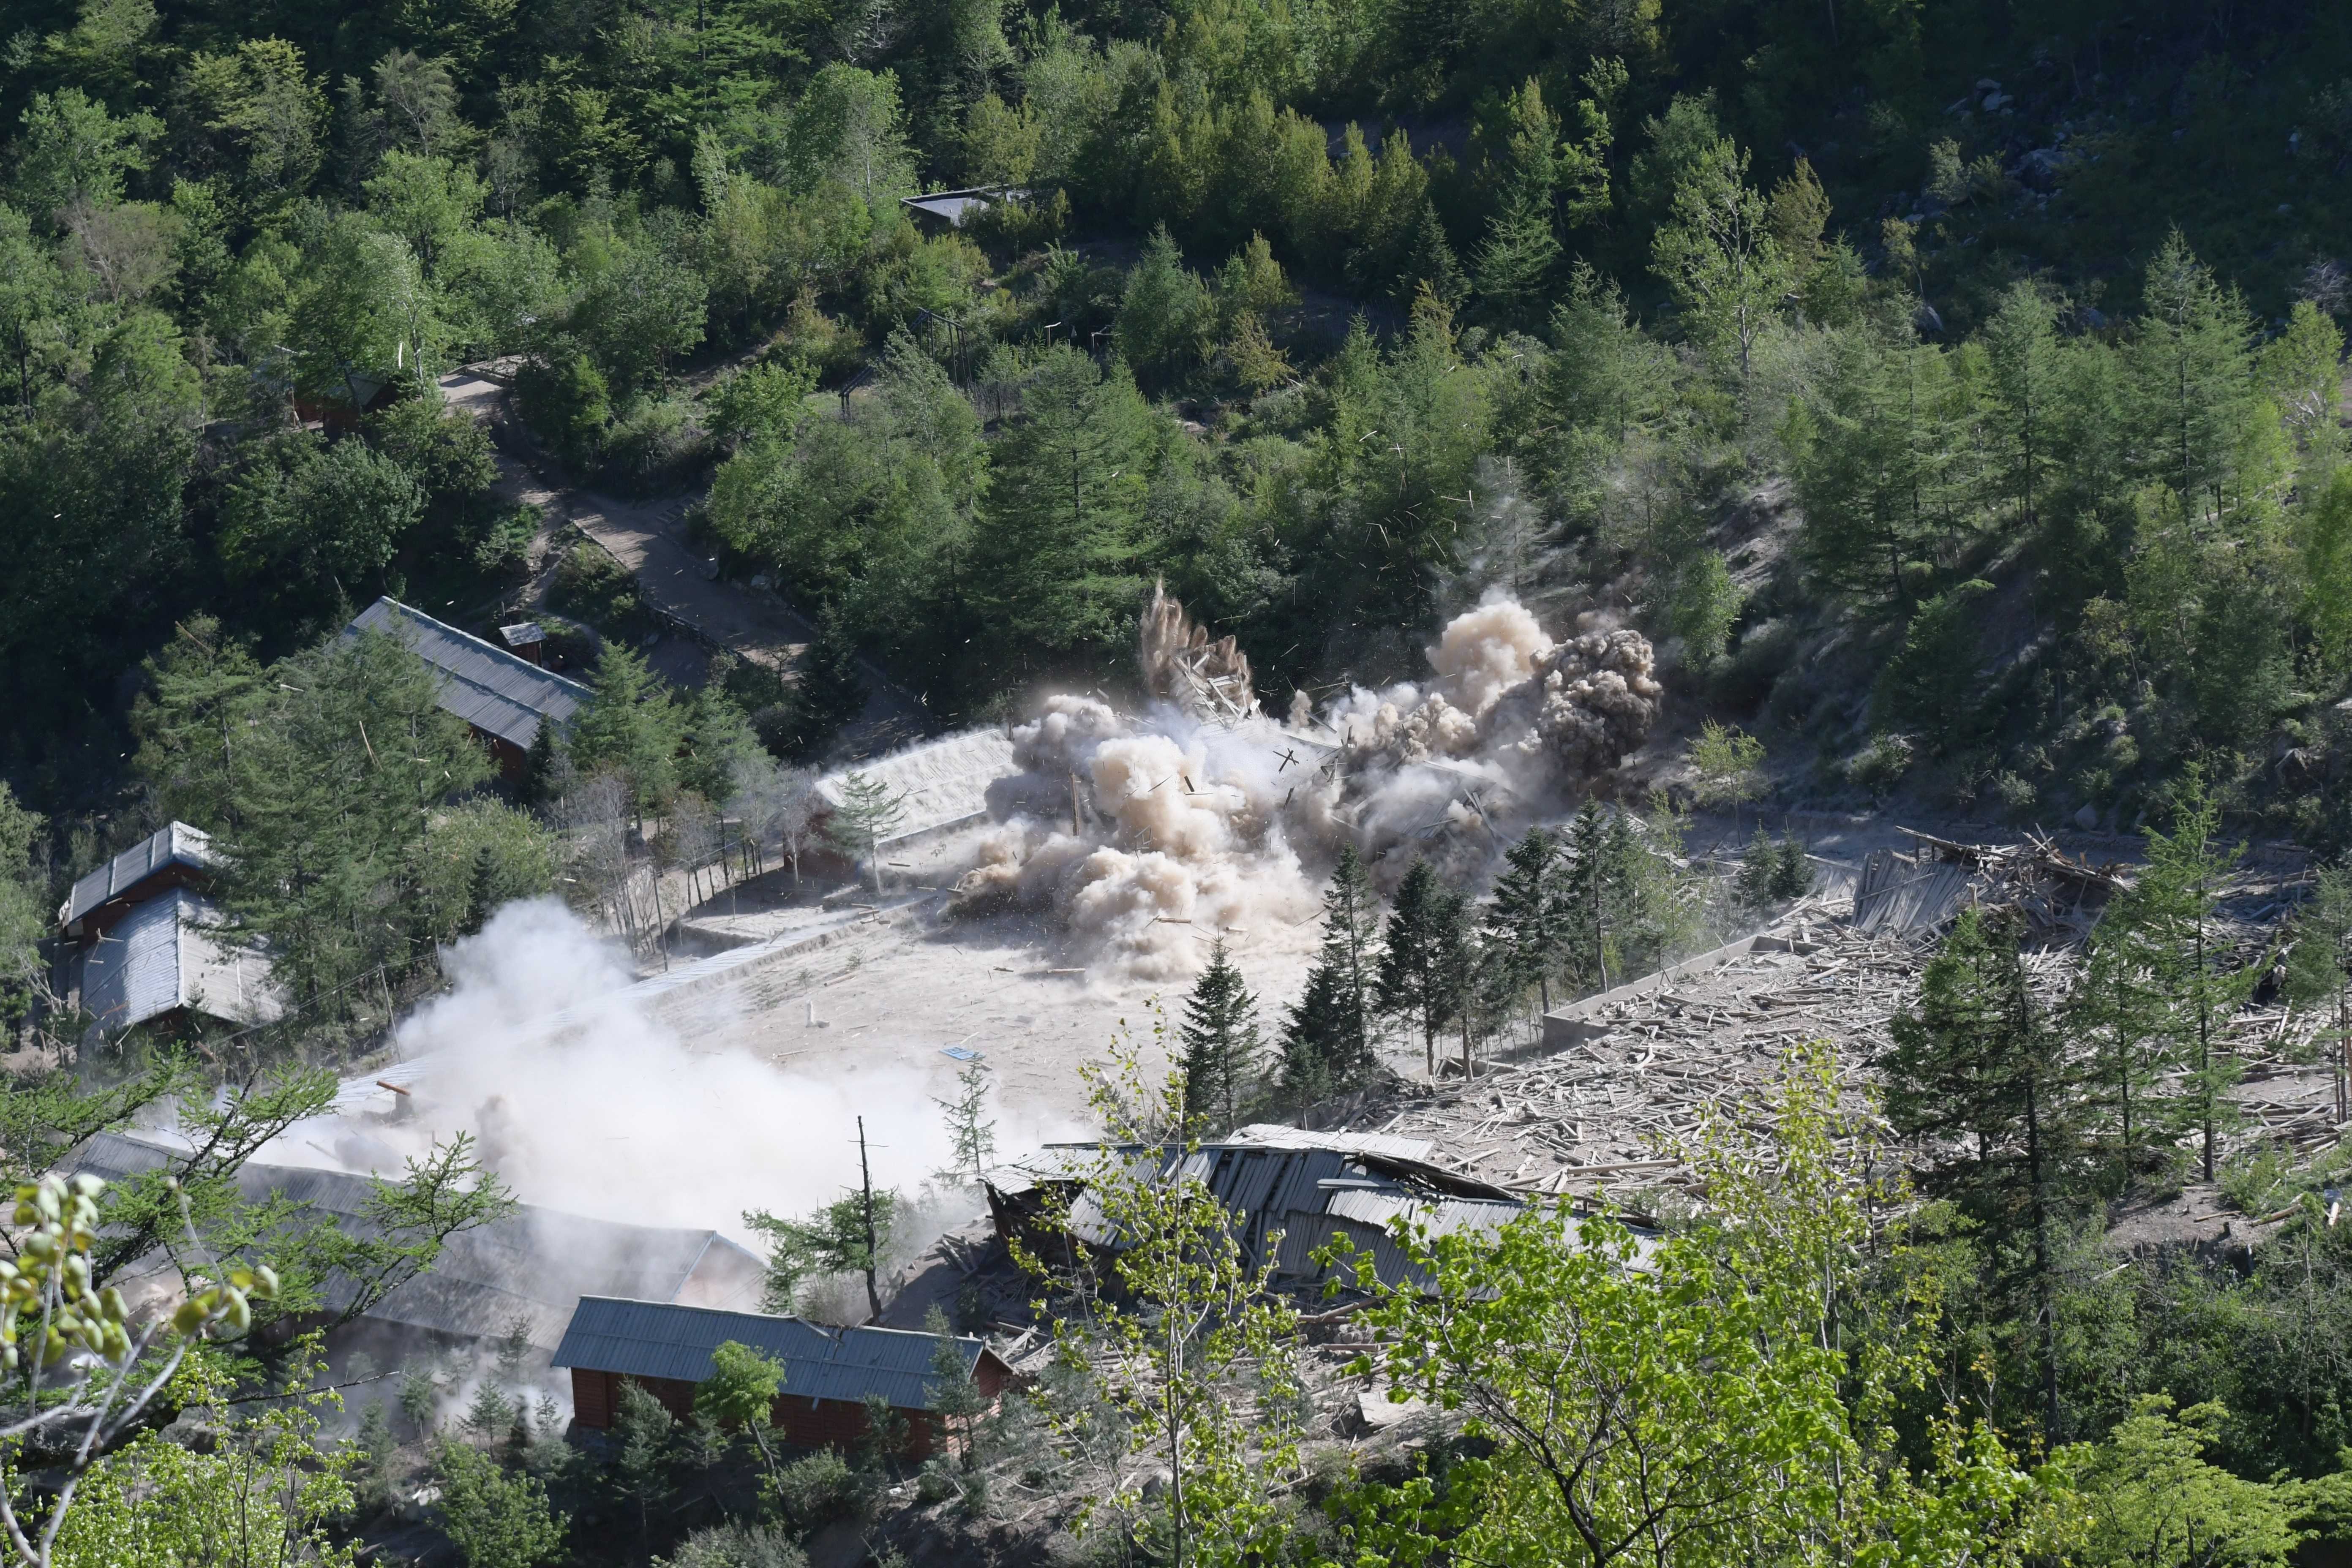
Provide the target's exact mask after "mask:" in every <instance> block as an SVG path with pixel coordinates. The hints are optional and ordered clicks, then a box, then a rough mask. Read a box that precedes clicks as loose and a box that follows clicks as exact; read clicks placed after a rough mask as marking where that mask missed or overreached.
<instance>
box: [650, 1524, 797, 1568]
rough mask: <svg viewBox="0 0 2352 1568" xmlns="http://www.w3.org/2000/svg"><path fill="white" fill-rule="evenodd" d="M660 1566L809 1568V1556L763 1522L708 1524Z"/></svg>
mask: <svg viewBox="0 0 2352 1568" xmlns="http://www.w3.org/2000/svg"><path fill="white" fill-rule="evenodd" d="M655 1561H656V1563H659V1564H660V1565H661V1568H807V1564H808V1555H807V1553H805V1552H803V1551H802V1550H801V1549H800V1548H799V1547H798V1546H795V1545H794V1544H793V1542H792V1540H791V1538H790V1537H788V1536H786V1535H783V1534H782V1533H780V1532H779V1531H775V1530H773V1529H772V1528H770V1527H768V1526H766V1525H761V1524H742V1523H733V1524H713V1525H706V1526H705V1527H703V1528H702V1529H700V1530H698V1531H694V1532H693V1533H692V1534H690V1535H688V1537H687V1538H686V1539H685V1540H684V1541H682V1542H679V1543H678V1548H677V1553H676V1554H675V1555H673V1556H669V1557H661V1558H656V1559H655Z"/></svg>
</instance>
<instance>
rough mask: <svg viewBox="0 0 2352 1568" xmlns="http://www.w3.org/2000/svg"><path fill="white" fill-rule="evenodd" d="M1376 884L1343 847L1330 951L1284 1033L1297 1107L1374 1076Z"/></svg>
mask: <svg viewBox="0 0 2352 1568" xmlns="http://www.w3.org/2000/svg"><path fill="white" fill-rule="evenodd" d="M1373 920H1374V915H1373V908H1372V883H1371V878H1370V875H1369V874H1368V873H1366V872H1365V870H1364V862H1363V857H1362V856H1360V855H1359V854H1358V853H1357V852H1356V847H1355V845H1353V844H1342V845H1341V846H1340V847H1339V858H1338V860H1337V861H1336V862H1333V864H1332V867H1331V882H1330V885H1329V886H1328V887H1326V888H1325V889H1324V890H1323V946H1322V951H1321V953H1320V954H1319V955H1318V956H1317V958H1316V960H1315V965H1314V967H1312V968H1310V969H1308V970H1307V985H1306V988H1305V989H1304V990H1302V991H1301V992H1300V993H1299V997H1298V1000H1297V1001H1296V1002H1294V1003H1293V1004H1292V1005H1291V1009H1290V1012H1289V1016H1288V1017H1287V1018H1286V1019H1285V1020H1284V1023H1283V1031H1282V1086H1283V1090H1284V1092H1285V1093H1286V1094H1287V1095H1288V1096H1290V1098H1291V1099H1292V1101H1293V1102H1294V1103H1297V1104H1301V1105H1304V1104H1307V1103H1312V1102H1314V1101H1316V1100H1319V1099H1322V1098H1323V1097H1325V1096H1326V1095H1328V1094H1330V1093H1331V1092H1334V1091H1335V1090H1338V1089H1339V1088H1343V1087H1345V1086H1347V1085H1349V1084H1351V1083H1354V1082H1359V1081H1360V1079H1362V1078H1363V1077H1364V1076H1365V1075H1366V1074H1368V1073H1370V1071H1371V1070H1372V1065H1373V1056H1372V1038H1371V1003H1372V995H1371V992H1372V968H1373V959H1372V954H1371V946H1372V931H1373Z"/></svg>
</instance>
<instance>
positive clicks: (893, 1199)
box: [743, 1189, 906, 1313]
mask: <svg viewBox="0 0 2352 1568" xmlns="http://www.w3.org/2000/svg"><path fill="white" fill-rule="evenodd" d="M905 1207H906V1199H905V1198H903V1197H899V1195H898V1194H897V1193H895V1192H891V1191H888V1190H887V1189H886V1190H883V1191H879V1192H877V1193H875V1194H874V1197H873V1205H872V1210H871V1215H870V1227H869V1215H868V1209H867V1205H866V1195H865V1194H864V1193H862V1192H852V1193H848V1194H845V1195H844V1196H843V1197H838V1198H835V1200H834V1201H833V1202H831V1203H829V1204H826V1205H825V1206H824V1207H823V1208H820V1209H818V1210H817V1211H816V1212H815V1213H814V1214H813V1215H811V1216H809V1217H808V1218H806V1219H799V1220H794V1219H780V1218H777V1217H776V1216H774V1215H772V1214H770V1213H769V1212H768V1211H767V1210H765V1209H752V1210H751V1212H749V1213H747V1214H745V1215H744V1216H743V1223H744V1224H745V1225H747V1226H749V1227H750V1228H751V1229H752V1230H754V1231H756V1232H758V1233H759V1234H760V1235H761V1236H764V1237H766V1238H767V1239H768V1260H767V1264H768V1271H767V1283H766V1287H765V1291H766V1293H765V1295H764V1297H763V1298H762V1300H763V1302H764V1304H765V1306H766V1308H767V1310H768V1311H770V1312H785V1313H789V1312H793V1310H794V1303H795V1302H796V1301H797V1300H798V1298H799V1294H800V1288H801V1285H802V1282H803V1281H805V1280H807V1279H808V1278H809V1277H810V1276H811V1275H813V1274H863V1273H867V1272H870V1271H871V1270H874V1269H876V1268H877V1267H878V1266H879V1265H880V1263H881V1260H882V1259H883V1258H884V1257H885V1256H887V1254H888V1252H889V1250H890V1237H891V1232H892V1230H893V1228H895V1227H896V1226H897V1224H898V1217H899V1214H900V1212H901V1211H902V1210H903V1209H904V1208H905Z"/></svg>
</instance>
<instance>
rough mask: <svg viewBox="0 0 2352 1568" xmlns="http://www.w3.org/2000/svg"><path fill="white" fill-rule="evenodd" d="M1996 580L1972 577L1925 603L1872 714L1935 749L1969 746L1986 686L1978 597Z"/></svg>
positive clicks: (1880, 688)
mask: <svg viewBox="0 0 2352 1568" xmlns="http://www.w3.org/2000/svg"><path fill="white" fill-rule="evenodd" d="M1991 591H1992V584H1990V583H1989V582H1986V581H1983V580H1980V579H1979V580H1970V581H1968V582H1963V583H1960V584H1958V586H1956V587H1954V588H1951V589H1948V590H1947V591H1944V592H1942V593H1938V594H1937V595H1936V596H1935V597H1934V598H1932V599H1929V600H1927V601H1925V602H1923V603H1922V604H1921V605H1920V606H1919V608H1918V609H1917V610H1916V611H1914V612H1912V616H1911V622H1910V624H1909V625H1907V626H1906V627H1905V628H1904V631H1903V646H1902V648H1901V649H1900V650H1899V651H1897V653H1895V657H1894V658H1892V659H1890V660H1888V661H1887V664H1886V669H1885V674H1882V675H1880V677H1879V680H1878V686H1877V689H1876V691H1875V692H1874V694H1873V701H1874V716H1875V717H1876V718H1877V720H1878V722H1879V724H1880V725H1881V726H1882V727H1885V728H1889V729H1908V730H1914V731H1916V732H1917V733H1919V734H1920V735H1922V736H1923V737H1926V740H1927V745H1928V746H1929V747H1931V748H1932V749H1934V750H1936V751H1937V752H1942V751H1946V750H1949V749H1952V748H1955V747H1965V746H1966V745H1967V744H1968V743H1969V740H1970V738H1971V737H1972V732H1973V729H1974V723H1973V715H1974V712H1975V709H1976V705H1977V699H1978V695H1979V692H1980V690H1981V688H1982V680H1981V672H1982V669H1983V656H1982V654H1980V653H1979V652H1978V647H1979V643H1978V637H1977V628H1978V624H1979V621H1980V620H1981V619H1982V614H1981V612H1980V611H1979V610H1977V609H1975V608H1974V607H1973V606H1974V603H1975V601H1976V600H1977V599H1978V598H1979V597H1980V596H1981V595H1984V594H1987V593H1990V592H1991Z"/></svg>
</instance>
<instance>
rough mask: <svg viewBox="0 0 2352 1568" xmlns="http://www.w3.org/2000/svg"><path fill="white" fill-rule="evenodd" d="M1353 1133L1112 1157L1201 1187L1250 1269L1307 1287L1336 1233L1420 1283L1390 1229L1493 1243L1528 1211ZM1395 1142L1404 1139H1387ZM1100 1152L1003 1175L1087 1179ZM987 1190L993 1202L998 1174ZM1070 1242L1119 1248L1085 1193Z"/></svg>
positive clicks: (1044, 1159)
mask: <svg viewBox="0 0 2352 1568" xmlns="http://www.w3.org/2000/svg"><path fill="white" fill-rule="evenodd" d="M1355 1137H1356V1135H1354V1134H1321V1133H1310V1132H1305V1131H1293V1132H1291V1133H1290V1134H1289V1137H1288V1138H1287V1139H1286V1142H1287V1143H1289V1144H1291V1145H1293V1146H1288V1147H1281V1146H1274V1145H1267V1144H1234V1143H1225V1144H1204V1145H1202V1146H1201V1147H1199V1148H1197V1149H1195V1150H1193V1151H1192V1152H1191V1153H1190V1154H1185V1153H1183V1152H1182V1151H1181V1150H1177V1149H1173V1148H1144V1147H1139V1146H1128V1147H1123V1148H1119V1149H1116V1150H1110V1151H1108V1153H1109V1154H1110V1155H1112V1157H1114V1158H1115V1159H1118V1160H1121V1161H1124V1162H1126V1163H1127V1164H1128V1166H1129V1168H1130V1169H1132V1168H1134V1167H1135V1166H1152V1167H1155V1168H1156V1169H1157V1171H1158V1173H1159V1178H1160V1180H1163V1181H1166V1180H1172V1179H1174V1178H1175V1176H1177V1175H1178V1174H1179V1173H1180V1172H1181V1174H1182V1175H1184V1176H1189V1177H1192V1179H1194V1180H1197V1181H1199V1182H1201V1183H1202V1185H1203V1186H1206V1187H1207V1188H1208V1189H1209V1191H1210V1193H1211V1194H1212V1195H1213V1197H1215V1198H1216V1200H1217V1201H1218V1202H1219V1203H1220V1204H1222V1205H1223V1207H1225V1209H1226V1210H1227V1211H1228V1212H1229V1213H1230V1214H1231V1215H1232V1216H1233V1224H1234V1239H1236V1240H1237V1241H1239V1242H1240V1244H1241V1246H1242V1249H1243V1251H1244V1254H1245V1255H1246V1256H1247V1257H1248V1259H1249V1260H1251V1262H1252V1264H1253V1265H1255V1264H1257V1263H1260V1262H1262V1261H1264V1260H1265V1259H1266V1258H1267V1257H1268V1256H1269V1255H1271V1256H1272V1257H1273V1258H1274V1260H1275V1270H1276V1273H1277V1274H1280V1275H1285V1276H1287V1277H1290V1278H1294V1279H1313V1278H1315V1277H1317V1276H1318V1274H1320V1273H1321V1271H1322V1270H1321V1269H1320V1267H1319V1265H1318V1264H1317V1263H1316V1262H1315V1260H1314V1259H1313V1258H1312V1257H1311V1256H1310V1254H1311V1253H1313V1252H1314V1251H1315V1250H1316V1249H1318V1248H1320V1247H1323V1246H1325V1245H1327V1244H1328V1242H1329V1241H1330V1239H1331V1238H1332V1235H1333V1234H1334V1232H1336V1231H1344V1232H1345V1233H1346V1234H1347V1235H1348V1236H1349V1239H1350V1240H1351V1241H1352V1242H1353V1243H1354V1244H1355V1245H1356V1246H1357V1247H1358V1248H1359V1249H1363V1248H1369V1249H1370V1250H1371V1251H1372V1252H1373V1253H1374V1255H1375V1260H1376V1263H1377V1267H1378V1268H1379V1270H1380V1277H1381V1279H1382V1280H1383V1281H1386V1282H1388V1283H1390V1284H1392V1285H1393V1284H1398V1283H1402V1282H1403V1281H1406V1280H1409V1279H1417V1278H1418V1275H1417V1273H1416V1272H1415V1271H1414V1270H1412V1269H1411V1268H1410V1267H1409V1261H1410V1260H1408V1259H1406V1258H1405V1256H1404V1254H1403V1253H1402V1252H1401V1251H1399V1250H1398V1249H1396V1248H1395V1247H1394V1246H1393V1245H1392V1244H1391V1243H1390V1242H1388V1241H1387V1240H1386V1239H1385V1237H1386V1231H1387V1225H1388V1221H1389V1220H1390V1219H1391V1218H1395V1217H1400V1216H1402V1217H1405V1218H1412V1219H1415V1220H1419V1221H1420V1222H1422V1223H1423V1224H1425V1225H1426V1226H1427V1227H1428V1228H1429V1230H1430V1233H1431V1234H1432V1235H1433V1236H1435V1235H1446V1234H1453V1233H1455V1232H1464V1231H1477V1232H1480V1233H1486V1234H1491V1233H1492V1232H1493V1231H1495V1230H1496V1229H1499V1228H1501V1227H1502V1226H1503V1225H1505V1224H1507V1222H1508V1221H1509V1220H1510V1219H1511V1218H1513V1217H1515V1216H1517V1215H1518V1214H1521V1213H1523V1212H1525V1204H1524V1203H1523V1201H1522V1200H1521V1199H1519V1198H1518V1197H1515V1196H1514V1195H1512V1194H1511V1193H1509V1192H1507V1191H1505V1190H1504V1189H1503V1188H1500V1187H1496V1186H1490V1185H1489V1184H1487V1183H1485V1182H1480V1181H1475V1180H1471V1179H1469V1178H1467V1177H1465V1176H1458V1175H1456V1174H1454V1173H1453V1172H1450V1171H1443V1170H1439V1169H1438V1168H1437V1167H1435V1166H1429V1165H1425V1164H1423V1162H1421V1161H1420V1160H1417V1159H1412V1158H1405V1157H1401V1156H1398V1155H1391V1154H1386V1153H1381V1152H1376V1151H1374V1150H1371V1149H1367V1148H1360V1147H1351V1146H1349V1144H1350V1142H1351V1141H1353V1140H1354V1139H1355ZM1395 1141H1400V1142H1401V1141H1403V1140H1395ZM1100 1150H1101V1146H1100V1145H1048V1146H1047V1147H1046V1148H1045V1150H1042V1151H1040V1153H1039V1154H1038V1155H1033V1156H1031V1157H1030V1158H1028V1159H1026V1160H1024V1161H1022V1162H1020V1164H1018V1165H1016V1166H1008V1167H1003V1172H1004V1175H1005V1176H1006V1177H1008V1178H1010V1179H1012V1180H1014V1181H1021V1180H1024V1179H1025V1180H1027V1181H1029V1182H1032V1183H1034V1182H1035V1181H1039V1180H1051V1179H1055V1177H1056V1176H1060V1177H1061V1178H1062V1179H1075V1180H1083V1179H1085V1177H1086V1176H1087V1174H1088V1164H1089V1161H1088V1156H1090V1155H1091V1156H1094V1157H1099V1154H1098V1151H1100ZM990 1183H991V1185H992V1186H995V1187H996V1188H997V1190H998V1191H999V1192H1000V1193H1008V1192H1010V1191H1011V1189H1009V1188H1007V1187H1006V1186H1003V1185H1001V1184H1000V1183H999V1181H998V1173H997V1172H993V1171H992V1172H991V1173H990ZM1068 1227H1069V1229H1070V1232H1071V1234H1073V1235H1075V1236H1076V1237H1077V1238H1078V1239H1080V1240H1082V1241H1085V1242H1087V1243H1088V1244H1089V1245H1092V1246H1097V1247H1117V1246H1118V1245H1119V1244H1120V1243H1119V1238H1118V1233H1117V1231H1116V1229H1115V1228H1114V1227H1113V1226H1112V1225H1111V1223H1110V1221H1109V1219H1108V1217H1107V1216H1106V1215H1105V1214H1104V1213H1103V1210H1102V1207H1101V1205H1100V1204H1099V1203H1097V1201H1096V1200H1095V1199H1094V1197H1093V1196H1092V1195H1091V1194H1087V1193H1081V1194H1080V1195H1079V1196H1078V1197H1076V1199H1075V1200H1074V1201H1073V1202H1072V1203H1071V1205H1070V1212H1069V1218H1068Z"/></svg>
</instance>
